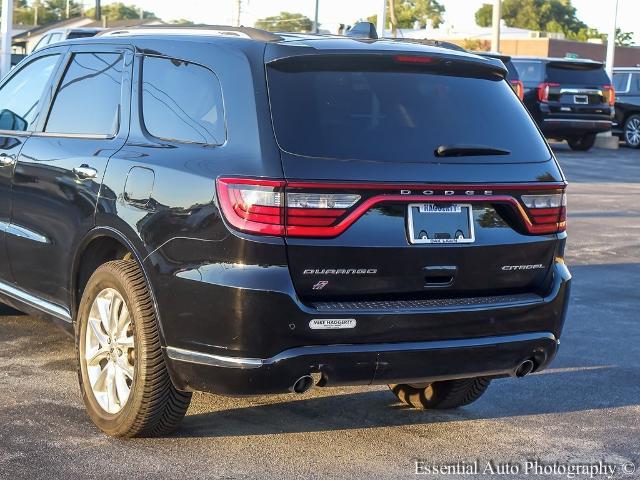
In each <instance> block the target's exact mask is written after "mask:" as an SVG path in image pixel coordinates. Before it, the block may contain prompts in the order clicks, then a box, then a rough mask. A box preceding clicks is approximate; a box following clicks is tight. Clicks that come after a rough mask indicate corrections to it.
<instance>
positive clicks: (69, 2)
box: [64, 0, 71, 20]
mask: <svg viewBox="0 0 640 480" xmlns="http://www.w3.org/2000/svg"><path fill="white" fill-rule="evenodd" d="M64 14H65V15H64V16H65V18H66V19H67V20H68V19H69V17H70V16H71V0H67V8H65V12H64Z"/></svg>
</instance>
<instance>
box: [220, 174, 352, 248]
mask: <svg viewBox="0 0 640 480" xmlns="http://www.w3.org/2000/svg"><path fill="white" fill-rule="evenodd" d="M217 184H218V197H219V199H220V206H221V208H222V211H223V213H224V216H225V218H226V219H227V220H228V221H229V223H231V225H233V226H234V227H235V228H237V229H238V230H241V231H243V232H248V233H259V234H264V235H285V234H286V235H290V236H331V235H332V233H333V232H332V231H330V230H324V231H323V230H322V227H332V226H333V225H335V223H336V221H337V220H338V219H339V218H340V217H341V216H342V215H344V214H345V213H346V212H347V210H348V209H349V208H351V207H352V206H354V205H355V204H356V203H357V202H358V201H359V200H360V195H357V194H352V193H317V192H300V191H295V192H287V191H286V189H285V187H286V182H284V181H272V180H247V179H235V178H222V179H218V182H217Z"/></svg>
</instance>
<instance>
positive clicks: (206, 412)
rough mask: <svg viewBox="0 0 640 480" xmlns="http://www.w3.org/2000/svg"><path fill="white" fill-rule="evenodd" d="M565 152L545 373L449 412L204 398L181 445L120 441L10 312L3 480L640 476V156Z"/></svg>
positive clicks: (378, 399)
mask: <svg viewBox="0 0 640 480" xmlns="http://www.w3.org/2000/svg"><path fill="white" fill-rule="evenodd" d="M556 151H557V154H558V157H559V159H560V162H561V164H562V167H563V169H564V171H565V173H566V175H567V177H568V178H569V180H570V182H571V186H570V190H569V194H570V196H569V208H570V214H569V235H570V237H569V238H570V240H569V246H568V255H567V263H568V264H569V265H570V268H571V270H572V273H573V275H574V283H573V292H572V304H571V307H570V311H569V318H568V320H567V324H566V327H565V332H564V336H563V338H562V345H561V349H560V353H559V355H558V357H557V359H556V361H555V363H554V364H553V365H552V366H551V368H550V369H548V370H546V371H544V372H542V373H540V374H534V375H532V376H529V377H526V378H523V379H517V380H516V379H501V380H496V381H494V382H493V384H492V385H491V387H490V388H489V391H488V392H487V394H486V395H485V396H484V397H482V398H481V399H480V400H479V401H478V402H476V403H475V404H472V405H470V406H468V407H465V408H462V409H460V410H457V411H451V412H421V411H415V410H410V409H407V408H405V407H403V406H401V405H400V404H399V403H398V402H397V401H396V400H395V397H394V396H393V395H392V394H391V393H390V392H389V391H388V390H387V389H386V388H383V387H368V388H332V389H314V390H312V391H311V392H310V393H307V394H305V395H300V396H293V395H283V396H276V397H259V398H243V399H234V398H225V397H216V396H212V395H204V394H196V395H194V400H193V402H192V405H191V408H190V410H189V413H188V416H187V418H186V419H185V421H184V424H183V428H182V429H181V430H180V431H179V432H178V433H177V434H175V435H174V436H171V437H168V438H162V439H141V440H118V439H112V438H108V437H106V436H105V435H103V434H101V433H100V432H98V430H97V429H96V428H95V427H94V426H93V425H92V424H91V422H90V421H89V419H88V417H87V416H86V414H85V412H84V408H83V406H82V402H81V399H80V396H79V391H78V386H77V379H76V374H75V362H74V353H73V343H72V341H71V340H70V339H69V338H68V337H67V336H66V335H65V334H63V333H62V331H60V330H58V329H57V328H56V327H54V326H53V325H51V324H48V323H46V322H43V321H40V320H36V319H33V318H30V317H27V316H4V317H0V478H60V477H64V478H102V479H104V478H115V477H118V478H124V477H126V478H152V477H153V478H172V479H175V478H292V477H302V478H316V477H331V478H353V477H363V478H371V477H376V478H380V479H381V478H403V477H410V476H413V475H414V472H415V461H416V459H422V460H424V461H426V462H427V463H428V464H454V463H456V462H465V463H466V464H470V463H471V462H474V461H476V460H477V461H479V462H480V463H479V469H480V471H481V472H482V470H483V469H484V468H485V464H486V462H489V461H492V462H494V465H497V464H504V463H510V464H511V465H517V466H519V467H518V468H519V470H520V471H519V473H517V474H515V475H513V476H510V477H509V478H531V477H532V475H531V474H529V475H526V473H525V471H524V469H525V467H526V465H525V462H526V461H527V460H531V459H538V460H539V462H540V464H553V463H556V462H558V463H560V464H567V463H574V464H578V463H597V462H599V461H602V462H605V463H608V464H611V465H612V466H615V467H616V471H615V473H614V478H640V471H639V472H635V473H632V472H631V471H632V470H633V468H632V467H631V465H638V468H639V469H640V290H639V286H638V284H639V282H640V151H636V150H630V149H626V148H622V149H620V150H617V151H608V150H594V151H592V152H588V153H576V152H572V151H570V150H568V148H567V147H566V146H564V145H557V146H556ZM623 466H624V468H625V470H626V472H623V471H622V470H623ZM512 471H513V470H512ZM486 476H487V477H488V476H489V475H486ZM453 478H478V476H476V475H473V474H468V475H459V476H456V475H454V476H453ZM533 478H567V477H566V475H558V476H556V477H549V476H546V475H544V474H542V475H538V476H533ZM576 478H584V477H583V476H578V477H576ZM596 478H604V477H596Z"/></svg>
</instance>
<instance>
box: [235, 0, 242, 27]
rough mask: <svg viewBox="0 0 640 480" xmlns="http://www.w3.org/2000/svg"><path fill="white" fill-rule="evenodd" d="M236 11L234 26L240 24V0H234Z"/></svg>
mask: <svg viewBox="0 0 640 480" xmlns="http://www.w3.org/2000/svg"><path fill="white" fill-rule="evenodd" d="M236 4H237V13H236V27H239V26H240V25H241V22H240V17H241V16H242V0H236Z"/></svg>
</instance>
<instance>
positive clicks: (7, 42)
mask: <svg viewBox="0 0 640 480" xmlns="http://www.w3.org/2000/svg"><path fill="white" fill-rule="evenodd" d="M12 29H13V0H2V19H1V20H0V36H1V37H2V45H1V46H0V57H1V58H0V75H1V76H3V77H4V76H5V75H6V74H7V73H9V70H11V40H12V38H13V32H12Z"/></svg>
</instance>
